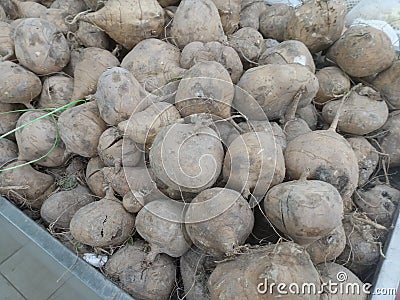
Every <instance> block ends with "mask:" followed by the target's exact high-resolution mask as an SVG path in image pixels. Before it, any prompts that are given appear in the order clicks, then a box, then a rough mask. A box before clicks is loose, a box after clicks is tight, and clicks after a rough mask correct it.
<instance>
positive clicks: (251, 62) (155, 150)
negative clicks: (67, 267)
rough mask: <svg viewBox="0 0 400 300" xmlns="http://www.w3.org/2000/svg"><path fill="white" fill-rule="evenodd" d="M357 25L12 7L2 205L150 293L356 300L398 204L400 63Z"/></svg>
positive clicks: (280, 13) (306, 11)
mask: <svg viewBox="0 0 400 300" xmlns="http://www.w3.org/2000/svg"><path fill="white" fill-rule="evenodd" d="M345 15H346V4H345V1H344V0H306V1H304V2H303V3H302V4H301V5H299V6H296V7H293V6H289V5H286V4H281V3H268V1H259V0H230V1H220V0H181V1H179V0H158V1H156V0H108V1H104V0H103V1H97V0H54V1H52V0H42V1H39V0H38V1H35V2H33V1H18V0H2V1H1V2H0V71H1V72H0V194H1V195H3V196H5V197H7V198H8V199H9V200H10V201H13V202H14V203H15V204H16V205H18V206H19V207H21V209H23V210H24V211H25V212H26V213H27V214H29V215H30V216H32V218H34V219H35V220H37V221H38V222H39V223H40V224H43V225H44V226H46V228H47V229H48V230H49V231H50V233H51V234H53V235H54V236H55V237H59V238H60V239H62V240H63V241H64V242H65V243H66V245H68V246H69V247H72V248H73V249H74V251H76V252H77V254H78V255H83V254H85V255H83V256H84V257H88V256H90V255H91V256H90V257H93V256H94V257H96V255H98V256H99V257H101V259H99V262H100V263H98V264H97V265H96V266H97V267H98V268H101V270H102V271H103V272H104V274H106V276H108V278H110V279H111V280H113V281H114V282H115V283H116V284H118V285H119V286H120V287H121V288H123V289H124V290H125V291H127V292H128V293H129V294H131V295H132V296H133V297H134V298H135V299H157V300H158V299H170V298H171V297H177V298H179V299H189V300H191V299H196V300H197V299H252V300H253V299H271V298H279V299H281V298H284V299H339V298H340V299H342V298H341V296H340V295H333V294H330V290H329V289H327V288H326V287H327V285H326V283H327V282H329V281H330V282H339V281H338V280H340V278H338V277H337V274H338V273H341V272H344V273H345V274H346V278H347V281H346V282H347V283H351V284H359V285H360V287H361V285H362V284H363V282H364V283H365V282H371V280H372V279H373V276H374V272H375V269H376V265H377V263H378V262H379V260H380V259H383V257H384V250H383V249H384V248H383V247H384V245H385V243H386V242H387V237H388V234H389V233H390V230H391V228H392V226H393V223H394V222H395V219H394V216H395V213H396V210H397V206H398V204H399V201H400V191H398V190H397V189H396V188H395V187H393V186H392V184H393V182H391V178H392V176H391V175H392V174H393V173H395V172H396V170H397V168H398V167H400V147H399V146H400V89H399V87H400V61H399V60H398V58H397V54H396V52H395V49H394V47H393V45H392V43H391V40H390V38H389V37H388V36H387V35H386V33H385V32H384V31H382V30H380V29H379V28H374V27H371V26H369V25H363V24H358V25H354V26H350V27H345V26H344V24H345ZM267 283H268V284H271V283H274V285H271V288H267V287H266V286H265V285H267ZM280 283H282V284H286V285H290V284H297V285H298V286H301V285H302V284H304V283H306V284H313V285H314V286H315V287H316V289H321V291H322V293H320V294H318V293H313V294H296V295H294V294H290V293H288V294H282V293H281V292H280V291H279V290H278V289H277V286H278V284H280ZM260 287H263V288H265V289H264V290H260ZM361 291H362V290H361ZM366 294H367V293H366V292H365V291H363V292H362V293H360V294H359V295H352V296H351V299H365V298H366ZM324 297H325V298H324ZM342 297H346V299H347V297H348V295H347V296H346V295H342Z"/></svg>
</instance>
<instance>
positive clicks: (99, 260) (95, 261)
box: [82, 253, 108, 268]
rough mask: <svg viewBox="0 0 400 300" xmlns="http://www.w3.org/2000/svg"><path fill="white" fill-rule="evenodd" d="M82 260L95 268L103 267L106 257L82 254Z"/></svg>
mask: <svg viewBox="0 0 400 300" xmlns="http://www.w3.org/2000/svg"><path fill="white" fill-rule="evenodd" d="M82 258H83V260H84V261H86V262H87V263H89V264H91V265H92V266H94V267H96V268H99V267H102V266H104V265H105V264H106V262H107V260H108V257H107V256H106V255H96V254H94V253H84V254H83V257H82Z"/></svg>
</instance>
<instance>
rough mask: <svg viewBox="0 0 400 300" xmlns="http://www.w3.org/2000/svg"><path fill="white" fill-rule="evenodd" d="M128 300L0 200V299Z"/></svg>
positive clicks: (69, 252) (101, 277)
mask: <svg viewBox="0 0 400 300" xmlns="http://www.w3.org/2000/svg"><path fill="white" fill-rule="evenodd" d="M20 299H22V300H23V299H26V300H64V299H65V300H72V299H76V300H92V299H93V300H100V299H103V300H133V298H132V297H130V296H129V295H127V294H126V293H124V292H123V291H122V290H120V289H119V288H118V287H116V286H115V285H114V284H113V283H111V282H110V281H108V280H107V279H106V278H105V277H104V276H103V275H102V274H101V273H100V272H98V271H97V270H95V269H94V268H93V267H91V266H90V265H88V264H87V263H85V262H84V261H82V260H81V259H78V258H77V257H76V255H74V253H72V252H71V251H69V250H68V249H67V248H66V247H64V246H63V245H62V244H61V243H60V242H58V241H57V240H55V239H54V238H53V237H52V236H51V235H50V234H49V233H47V232H46V231H45V230H43V229H41V228H40V227H39V226H38V225H37V224H36V223H35V222H33V221H32V220H31V219H29V218H28V217H26V216H25V215H24V214H23V213H22V212H21V211H19V210H17V209H16V208H15V207H14V206H13V205H12V204H11V203H9V202H8V201H7V200H5V199H4V198H2V197H0V300H20Z"/></svg>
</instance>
